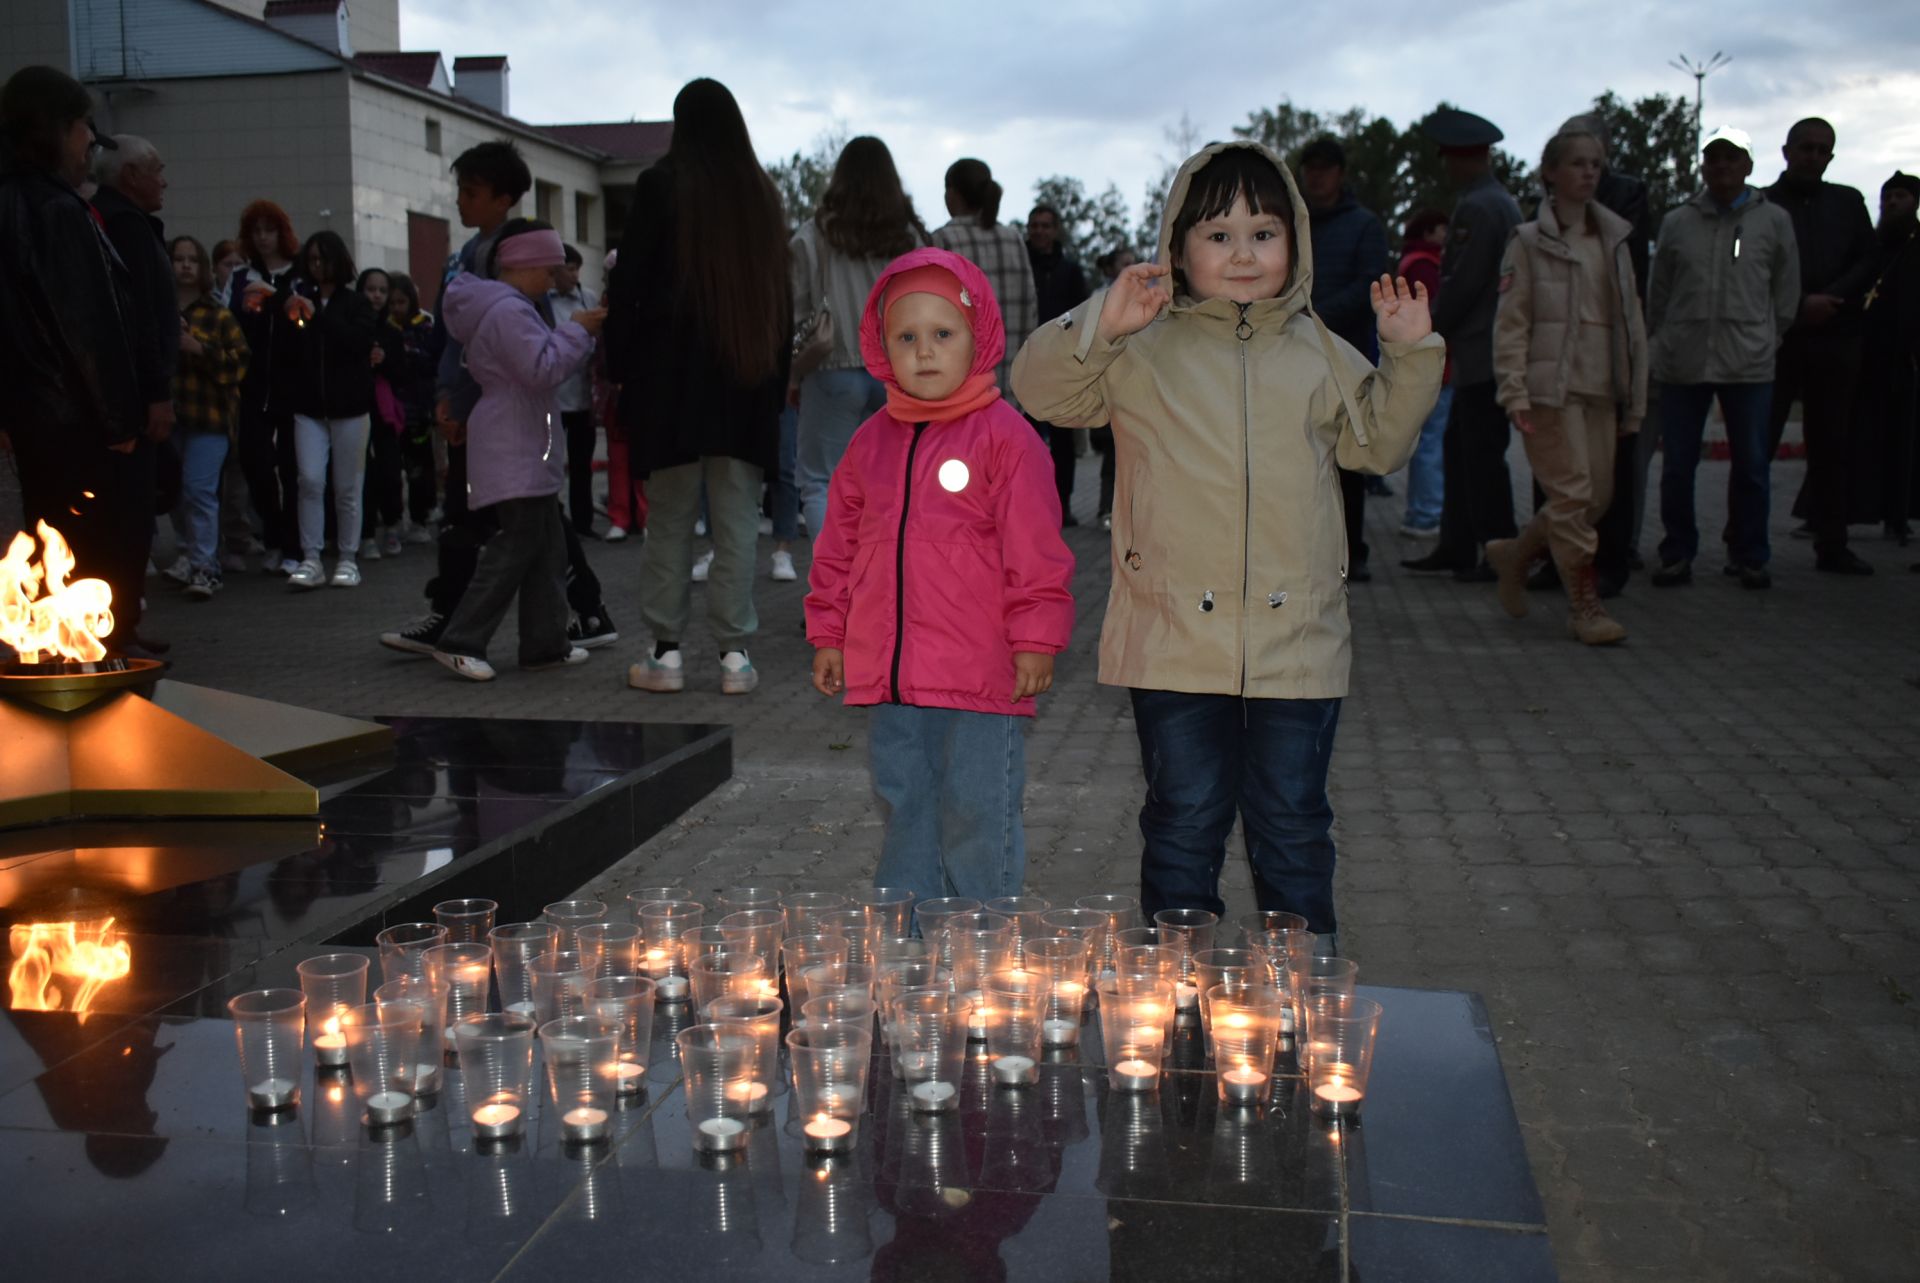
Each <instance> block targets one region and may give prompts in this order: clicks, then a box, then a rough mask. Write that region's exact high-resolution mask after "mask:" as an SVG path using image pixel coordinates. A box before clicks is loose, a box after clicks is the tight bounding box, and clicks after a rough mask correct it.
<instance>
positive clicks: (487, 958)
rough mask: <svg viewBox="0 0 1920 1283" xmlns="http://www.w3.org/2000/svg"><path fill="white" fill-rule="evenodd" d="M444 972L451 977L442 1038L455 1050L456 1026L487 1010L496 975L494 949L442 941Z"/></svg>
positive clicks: (436, 949)
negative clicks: (489, 991)
mask: <svg viewBox="0 0 1920 1283" xmlns="http://www.w3.org/2000/svg"><path fill="white" fill-rule="evenodd" d="M434 952H435V953H437V954H438V955H439V958H438V963H439V967H440V973H441V974H442V975H444V976H445V977H446V978H447V1011H446V1022H445V1024H444V1026H443V1028H442V1030H441V1041H442V1043H443V1045H444V1046H445V1047H446V1048H447V1050H449V1051H452V1050H454V1049H455V1047H454V1040H453V1027H454V1026H455V1025H457V1024H459V1023H460V1022H461V1021H462V1020H465V1019H466V1018H467V1017H468V1016H477V1015H479V1014H480V1013H481V1012H484V1011H485V1010H486V1009H487V982H488V981H489V980H491V979H492V978H493V950H492V949H491V948H490V947H489V946H487V945H485V944H440V945H435V946H434Z"/></svg>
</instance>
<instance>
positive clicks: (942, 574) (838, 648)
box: [807, 249, 1073, 900]
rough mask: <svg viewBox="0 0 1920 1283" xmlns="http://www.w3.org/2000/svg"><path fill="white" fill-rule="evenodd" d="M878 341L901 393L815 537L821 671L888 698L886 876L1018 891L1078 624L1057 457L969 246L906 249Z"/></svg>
mask: <svg viewBox="0 0 1920 1283" xmlns="http://www.w3.org/2000/svg"><path fill="white" fill-rule="evenodd" d="M860 350H861V353H862V355H864V356H865V358H866V362H867V369H868V371H869V372H871V373H872V374H873V376H874V377H875V378H877V379H879V380H880V381H881V382H882V383H884V384H885V385H886V388H887V408H886V409H884V410H882V411H880V412H879V413H878V414H876V415H874V416H873V417H872V418H870V419H868V420H867V421H866V422H865V423H864V424H862V425H861V426H860V429H859V431H857V432H856V433H854V437H853V441H852V443H851V444H850V445H849V446H848V447H847V453H846V455H845V456H844V457H843V458H842V459H841V461H840V465H839V467H838V468H837V469H836V470H835V471H834V474H833V482H832V485H831V487H830V488H829V491H828V496H827V517H826V522H825V527H824V529H822V530H821V531H820V533H819V535H818V537H817V538H816V540H815V542H814V551H813V569H812V572H811V573H810V575H809V577H808V578H809V586H810V588H811V591H810V592H809V593H808V594H807V638H808V640H809V641H811V642H812V643H813V645H814V646H815V647H816V653H815V655H814V661H813V684H814V686H815V687H816V688H817V689H818V690H819V691H820V692H821V693H822V694H824V695H838V694H841V693H842V692H844V693H845V697H846V702H847V703H848V704H853V705H869V706H871V707H872V709H873V711H872V713H871V714H870V720H869V722H868V740H869V751H870V754H871V769H872V771H873V787H874V792H875V793H876V794H878V795H879V797H880V801H881V804H882V805H883V807H884V808H885V811H886V817H887V831H886V838H885V841H884V844H883V846H882V848H881V855H880V867H879V868H878V869H877V870H875V873H874V883H875V885H877V886H900V887H909V888H911V889H912V890H913V892H914V895H915V897H916V898H917V899H929V898H932V897H937V896H954V895H960V896H973V897H975V898H977V899H981V900H987V899H991V898H993V897H995V896H1002V895H1012V894H1015V893H1017V892H1018V891H1019V890H1020V888H1021V884H1022V883H1023V881H1024V880H1025V877H1026V864H1027V852H1026V834H1025V831H1024V829H1023V828H1022V827H1021V822H1020V801H1021V794H1022V792H1023V790H1024V788H1025V785H1026V750H1025V743H1024V740H1023V738H1022V737H1023V734H1024V732H1023V729H1022V728H1023V722H1022V720H1021V719H1023V718H1029V717H1032V716H1033V713H1034V696H1036V695H1038V694H1040V693H1041V692H1042V691H1044V690H1046V689H1047V688H1048V687H1049V686H1051V685H1052V684H1053V656H1054V654H1055V653H1056V652H1058V651H1059V650H1060V649H1062V648H1063V647H1064V646H1066V644H1067V642H1068V640H1069V639H1070V637H1071V635H1072V632H1073V595H1072V592H1071V584H1072V580H1073V554H1072V553H1070V552H1068V551H1067V546H1066V544H1065V543H1063V542H1062V541H1061V539H1060V500H1059V496H1058V495H1057V494H1056V493H1055V490H1054V484H1053V459H1052V456H1050V455H1049V454H1048V453H1047V448H1046V446H1045V445H1043V444H1042V443H1041V441H1040V438H1039V437H1038V436H1036V435H1035V434H1034V431H1033V429H1032V428H1031V427H1030V426H1028V424H1027V421H1026V420H1025V419H1024V418H1022V417H1021V415H1020V412H1019V411H1017V410H1015V409H1014V408H1013V407H1012V406H1010V405H1008V404H1007V403H1006V402H1005V401H1004V400H1002V399H1001V396H1000V388H999V385H998V383H997V382H996V381H995V378H994V370H995V368H996V367H997V366H998V365H999V363H1000V358H1001V357H1002V356H1003V355H1004V354H1005V352H1006V333H1005V331H1004V330H1003V328H1002V326H1001V321H1000V308H999V304H998V303H996V302H995V300H994V297H993V291H992V289H991V288H990V287H989V286H988V284H987V278H986V275H985V274H984V273H983V272H981V270H980V269H979V268H977V267H975V266H974V265H973V264H972V263H970V262H968V261H967V260H966V259H964V258H962V257H960V256H959V255H958V254H954V253H950V252H948V251H946V250H940V249H920V250H915V251H913V252H912V253H909V254H905V255H902V256H901V257H900V258H897V259H895V260H894V261H893V262H892V263H891V264H889V265H888V267H887V270H886V271H885V272H883V273H881V276H880V279H879V281H878V282H876V283H875V285H874V288H873V292H872V294H871V295H869V296H868V298H867V307H866V314H865V316H864V317H863V319H862V322H861V326H860Z"/></svg>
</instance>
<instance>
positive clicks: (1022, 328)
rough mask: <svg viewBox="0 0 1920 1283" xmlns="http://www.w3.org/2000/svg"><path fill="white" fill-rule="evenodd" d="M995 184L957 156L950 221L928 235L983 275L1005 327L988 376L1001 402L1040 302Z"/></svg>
mask: <svg viewBox="0 0 1920 1283" xmlns="http://www.w3.org/2000/svg"><path fill="white" fill-rule="evenodd" d="M1000 195H1001V193H1000V184H999V183H996V182H994V181H993V171H992V170H991V169H989V168H987V162H986V161H984V160H975V159H973V158H972V157H971V156H967V157H962V158H961V159H959V160H956V161H954V162H953V164H951V165H948V166H947V213H948V214H950V215H951V216H952V217H951V218H950V219H949V220H948V222H947V225H946V226H945V227H942V228H940V229H939V230H938V231H936V232H934V234H933V243H934V244H935V245H938V246H939V247H940V248H941V249H950V250H952V251H953V252H954V253H956V254H958V255H960V256H961V257H963V258H966V259H969V260H971V261H972V262H973V263H974V265H975V266H977V267H978V268H979V269H980V270H981V271H983V272H985V273H986V274H987V281H988V283H989V284H991V285H992V286H993V293H994V296H995V297H996V298H998V299H999V300H1000V314H1001V316H1002V317H1003V318H1005V320H1006V325H1007V355H1006V356H1005V358H1004V359H1002V360H1001V362H1000V365H999V368H998V369H996V370H995V371H994V377H995V378H997V379H998V380H999V382H1000V393H1001V395H1002V396H1004V397H1006V398H1007V403H1008V404H1009V405H1012V406H1013V407H1014V408H1015V409H1019V407H1020V403H1019V402H1018V401H1016V400H1014V396H1013V386H1012V379H1013V358H1014V356H1015V355H1016V354H1017V353H1018V352H1019V351H1020V345H1021V344H1022V343H1025V342H1026V341H1027V336H1028V335H1029V334H1032V333H1033V332H1034V330H1036V329H1038V328H1039V326H1040V302H1039V298H1038V294H1037V289H1036V286H1035V285H1034V281H1033V262H1032V260H1031V259H1030V258H1029V257H1028V256H1027V241H1026V238H1025V237H1024V236H1022V235H1021V234H1020V233H1019V232H1017V231H1015V230H1014V229H1013V228H1011V227H1007V226H1005V225H1003V224H1002V223H1001V222H1000Z"/></svg>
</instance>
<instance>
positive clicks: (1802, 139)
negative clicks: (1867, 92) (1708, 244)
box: [1767, 117, 1875, 575]
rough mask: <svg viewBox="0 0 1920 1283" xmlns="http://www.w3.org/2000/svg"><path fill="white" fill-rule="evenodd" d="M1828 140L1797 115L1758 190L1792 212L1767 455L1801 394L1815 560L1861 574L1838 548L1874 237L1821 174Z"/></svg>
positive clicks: (1852, 194) (1853, 198) (1857, 209)
mask: <svg viewBox="0 0 1920 1283" xmlns="http://www.w3.org/2000/svg"><path fill="white" fill-rule="evenodd" d="M1833 145H1834V132H1833V126H1832V125H1830V124H1828V123H1827V122H1826V121H1824V120H1821V119H1819V118H1818V117H1809V118H1807V119H1806V120H1802V121H1799V122H1797V123H1796V124H1795V125H1794V126H1793V128H1791V129H1789V130H1788V131H1787V142H1786V146H1784V147H1782V148H1781V149H1780V154H1781V155H1782V156H1783V157H1785V158H1786V162H1787V168H1786V171H1785V172H1784V173H1782V174H1781V175H1780V181H1779V182H1777V183H1775V184H1774V185H1773V186H1771V187H1769V188H1767V199H1769V200H1771V201H1773V202H1774V203H1775V204H1776V205H1779V206H1780V208H1782V209H1784V210H1786V211H1787V214H1788V216H1789V217H1791V218H1792V219H1793V233H1794V240H1795V241H1796V242H1797V244H1798V245H1799V249H1800V291H1801V297H1800V315H1799V317H1798V319H1796V320H1795V321H1794V323H1793V328H1792V329H1790V330H1788V331H1787V334H1786V338H1785V339H1783V340H1782V341H1781V344H1780V355H1779V358H1778V363H1777V365H1776V369H1775V374H1774V384H1773V418H1772V422H1771V425H1770V427H1771V439H1770V441H1769V445H1770V447H1771V448H1770V450H1769V453H1768V457H1769V458H1771V457H1773V455H1775V454H1778V453H1779V450H1780V436H1781V434H1782V433H1783V432H1784V431H1785V430H1786V426H1787V412H1788V410H1789V409H1791V408H1792V405H1793V403H1794V402H1795V401H1798V402H1800V405H1801V409H1800V422H1801V430H1802V431H1803V433H1804V434H1805V436H1806V443H1807V479H1806V489H1805V494H1806V508H1807V519H1808V521H1809V522H1810V523H1811V524H1812V526H1813V551H1814V566H1815V568H1816V569H1818V570H1824V571H1827V572H1828V573H1830V574H1840V575H1870V574H1872V573H1873V567H1872V566H1871V565H1869V564H1868V563H1867V562H1866V561H1864V560H1863V559H1862V558H1861V557H1860V556H1859V554H1857V553H1855V552H1854V551H1853V550H1852V549H1850V548H1848V547H1847V454H1848V444H1847V438H1848V435H1849V431H1850V428H1851V421H1852V418H1853V397H1854V385H1855V383H1856V382H1857V381H1858V379H1859V377H1860V342H1861V335H1862V333H1863V329H1862V314H1861V304H1862V301H1863V300H1864V298H1865V296H1866V292H1867V289H1868V287H1869V286H1870V285H1871V284H1872V279H1873V261H1874V246H1875V242H1874V234H1873V220H1872V219H1871V218H1869V217H1868V216H1867V202H1866V201H1865V200H1864V199H1863V198H1862V197H1861V195H1860V193H1859V192H1858V191H1856V190H1855V189H1854V188H1851V187H1842V186H1840V185H1839V184H1837V183H1829V182H1824V181H1822V176H1823V175H1824V174H1825V173H1826V172H1827V166H1828V165H1829V164H1830V163H1832V161H1833Z"/></svg>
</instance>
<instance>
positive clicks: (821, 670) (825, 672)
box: [813, 646, 847, 695]
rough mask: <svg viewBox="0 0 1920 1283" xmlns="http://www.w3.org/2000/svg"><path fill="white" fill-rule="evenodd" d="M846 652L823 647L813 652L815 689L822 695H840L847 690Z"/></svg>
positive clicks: (836, 647) (835, 648)
mask: <svg viewBox="0 0 1920 1283" xmlns="http://www.w3.org/2000/svg"><path fill="white" fill-rule="evenodd" d="M846 658H847V657H846V652H845V651H843V650H841V649H840V648H839V647H838V646H822V647H821V648H820V649H819V650H816V651H814V652H813V688H814V689H815V690H817V691H819V692H820V693H821V694H822V695H838V694H839V693H840V692H841V691H843V690H845V689H846V688H847V662H846Z"/></svg>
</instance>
